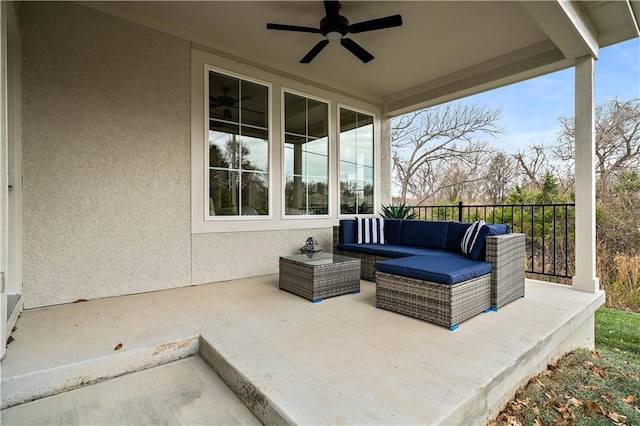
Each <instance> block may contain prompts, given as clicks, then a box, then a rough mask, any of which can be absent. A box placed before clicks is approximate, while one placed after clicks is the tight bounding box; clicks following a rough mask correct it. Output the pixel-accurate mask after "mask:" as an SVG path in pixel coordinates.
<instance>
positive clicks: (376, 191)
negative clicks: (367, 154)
mask: <svg viewBox="0 0 640 426" xmlns="http://www.w3.org/2000/svg"><path fill="white" fill-rule="evenodd" d="M341 108H344V109H348V110H349V111H354V112H357V113H360V114H367V115H370V116H371V117H373V208H374V212H373V213H371V214H352V213H347V214H342V213H340V196H341V193H340V133H342V132H341V131H340V127H341V126H340V109H341ZM336 120H337V126H336V139H337V140H336V162H337V165H338V166H337V175H338V176H337V179H338V182H337V183H338V194H337V196H338V199H337V203H338V219H350V218H353V217H375V216H376V215H378V213H377V212H376V211H375V208H376V206H377V205H378V200H379V199H380V192H381V185H382V183H381V182H380V179H381V176H380V170H381V169H380V166H381V163H380V161H381V159H380V155H379V154H380V120H379V119H378V114H376V113H375V112H372V111H367V110H365V109H362V108H356V107H353V106H351V105H348V104H343V103H340V102H338V104H337V110H336Z"/></svg>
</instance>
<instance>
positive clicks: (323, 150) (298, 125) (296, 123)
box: [284, 93, 329, 215]
mask: <svg viewBox="0 0 640 426" xmlns="http://www.w3.org/2000/svg"><path fill="white" fill-rule="evenodd" d="M284 104H285V105H284V109H285V126H284V127H285V135H284V140H285V143H284V172H285V188H284V199H285V214H286V215H328V214H329V190H328V188H329V139H328V135H329V131H328V129H329V105H327V104H326V103H324V102H320V101H315V100H312V99H308V98H305V97H302V96H298V95H294V94H291V93H285V96H284Z"/></svg>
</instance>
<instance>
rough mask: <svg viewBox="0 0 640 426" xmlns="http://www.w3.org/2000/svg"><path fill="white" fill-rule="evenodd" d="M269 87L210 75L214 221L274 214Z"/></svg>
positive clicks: (211, 171) (211, 212)
mask: <svg viewBox="0 0 640 426" xmlns="http://www.w3.org/2000/svg"><path fill="white" fill-rule="evenodd" d="M268 90H269V89H268V87H266V86H263V85H261V84H257V83H253V82H248V81H245V80H241V79H239V78H235V77H231V76H227V75H224V74H220V73H217V72H214V71H209V167H208V169H209V215H210V216H239V215H242V216H246V215H249V216H255V215H268V214H269V138H268V133H269V129H268V98H269V96H268V95H269V93H268Z"/></svg>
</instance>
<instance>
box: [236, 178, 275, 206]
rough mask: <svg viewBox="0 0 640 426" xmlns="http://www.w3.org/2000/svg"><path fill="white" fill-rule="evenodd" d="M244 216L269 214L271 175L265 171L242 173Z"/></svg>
mask: <svg viewBox="0 0 640 426" xmlns="http://www.w3.org/2000/svg"><path fill="white" fill-rule="evenodd" d="M240 214H241V215H244V216H255V215H268V214H269V177H268V175H267V174H265V173H253V172H243V173H242V204H241V208H240Z"/></svg>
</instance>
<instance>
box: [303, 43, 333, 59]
mask: <svg viewBox="0 0 640 426" xmlns="http://www.w3.org/2000/svg"><path fill="white" fill-rule="evenodd" d="M327 44H329V40H320V41H319V42H318V44H316V45H315V46H313V48H312V49H311V50H310V51H309V53H307V54H306V55H305V56H304V58H302V59H300V63H301V64H308V63H309V62H311V61H313V58H315V57H316V56H317V55H318V53H320V52H321V51H322V49H324V48H325V47H327Z"/></svg>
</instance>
